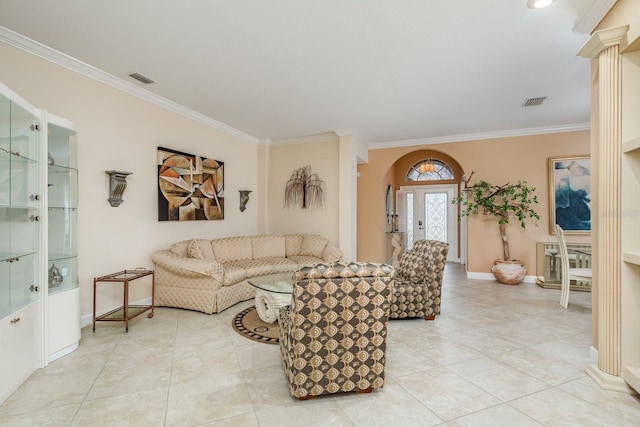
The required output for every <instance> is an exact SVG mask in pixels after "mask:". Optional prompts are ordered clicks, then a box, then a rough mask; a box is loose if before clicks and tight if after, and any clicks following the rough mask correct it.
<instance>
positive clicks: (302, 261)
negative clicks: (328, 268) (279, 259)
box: [287, 255, 322, 267]
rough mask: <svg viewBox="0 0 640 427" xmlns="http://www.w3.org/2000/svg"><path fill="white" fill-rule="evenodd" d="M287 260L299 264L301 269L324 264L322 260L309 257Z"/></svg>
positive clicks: (301, 256)
mask: <svg viewBox="0 0 640 427" xmlns="http://www.w3.org/2000/svg"><path fill="white" fill-rule="evenodd" d="M287 259H290V260H291V261H295V262H297V263H298V266H299V267H311V266H314V265H316V264H318V263H321V262H322V259H321V258H318V257H315V256H308V255H294V256H290V257H288V258H287Z"/></svg>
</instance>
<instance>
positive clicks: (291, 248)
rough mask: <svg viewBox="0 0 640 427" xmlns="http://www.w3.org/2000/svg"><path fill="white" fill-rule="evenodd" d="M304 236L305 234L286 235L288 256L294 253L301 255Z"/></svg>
mask: <svg viewBox="0 0 640 427" xmlns="http://www.w3.org/2000/svg"><path fill="white" fill-rule="evenodd" d="M303 236H304V235H303V234H287V235H285V236H284V241H285V246H286V256H287V258H289V257H290V256H293V255H300V249H302V238H303Z"/></svg>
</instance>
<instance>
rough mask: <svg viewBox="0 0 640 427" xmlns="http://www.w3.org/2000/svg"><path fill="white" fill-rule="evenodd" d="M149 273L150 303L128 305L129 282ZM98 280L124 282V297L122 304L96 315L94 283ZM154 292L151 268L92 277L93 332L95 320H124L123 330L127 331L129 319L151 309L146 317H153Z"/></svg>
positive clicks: (153, 278) (153, 277)
mask: <svg viewBox="0 0 640 427" xmlns="http://www.w3.org/2000/svg"><path fill="white" fill-rule="evenodd" d="M149 275H151V305H129V282H132V281H134V280H136V279H139V278H141V277H145V276H149ZM99 282H118V283H123V284H124V298H123V302H122V306H121V307H118V308H116V309H114V310H111V311H109V312H108V313H105V314H102V315H100V316H96V285H97V284H98V283H99ZM154 293H155V275H154V271H153V270H146V269H144V268H137V269H135V270H123V271H118V272H117V273H111V274H107V275H106V276H102V277H95V278H94V279H93V332H95V331H96V322H124V329H125V332H129V320H131V319H133V318H134V317H137V316H139V315H141V314H142V313H144V312H146V311H148V310H151V313H149V314H147V317H148V318H152V317H153V303H154Z"/></svg>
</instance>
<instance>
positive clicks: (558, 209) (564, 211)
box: [549, 156, 591, 234]
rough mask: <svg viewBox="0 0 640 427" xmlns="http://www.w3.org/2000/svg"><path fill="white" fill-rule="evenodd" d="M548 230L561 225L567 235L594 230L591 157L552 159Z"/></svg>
mask: <svg viewBox="0 0 640 427" xmlns="http://www.w3.org/2000/svg"><path fill="white" fill-rule="evenodd" d="M549 211H550V216H549V233H550V234H555V230H554V227H555V225H556V224H558V225H559V226H560V227H562V229H563V230H564V232H565V233H566V234H588V233H591V159H590V158H589V156H567V157H553V158H549Z"/></svg>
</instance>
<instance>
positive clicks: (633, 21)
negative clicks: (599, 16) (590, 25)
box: [595, 0, 640, 32]
mask: <svg viewBox="0 0 640 427" xmlns="http://www.w3.org/2000/svg"><path fill="white" fill-rule="evenodd" d="M621 25H629V30H630V32H634V30H636V29H637V27H638V26H640V1H638V0H618V1H617V2H616V4H615V5H614V6H613V7H612V8H611V10H610V11H609V13H608V14H607V16H605V17H604V19H603V20H602V21H600V23H599V24H598V26H597V27H596V29H595V31H598V30H605V29H608V28H614V27H619V26H621Z"/></svg>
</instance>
